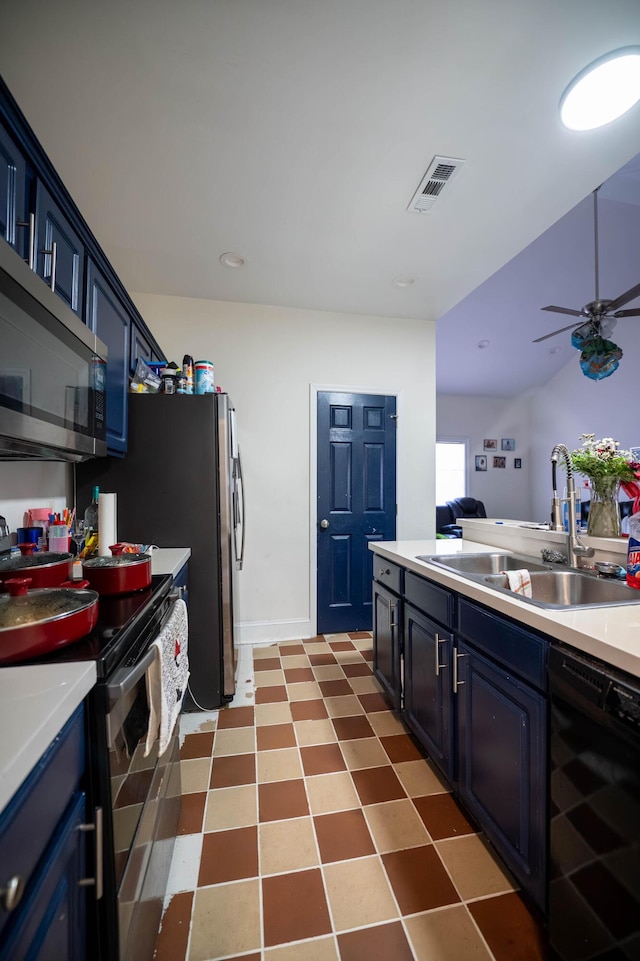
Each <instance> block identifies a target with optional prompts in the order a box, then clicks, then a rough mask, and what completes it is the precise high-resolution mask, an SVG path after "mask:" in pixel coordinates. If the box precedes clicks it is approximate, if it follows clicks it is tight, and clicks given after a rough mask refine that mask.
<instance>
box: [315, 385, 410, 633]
mask: <svg viewBox="0 0 640 961" xmlns="http://www.w3.org/2000/svg"><path fill="white" fill-rule="evenodd" d="M395 536H396V399H395V397H385V396H384V395H382V394H351V393H343V392H337V391H336V392H334V391H319V392H318V514H317V541H318V571H317V593H318V633H319V634H336V633H340V632H342V631H370V630H371V624H372V590H371V582H372V576H373V567H372V559H373V555H372V553H371V551H370V550H369V549H368V546H367V545H368V544H369V543H370V542H371V541H392V540H395Z"/></svg>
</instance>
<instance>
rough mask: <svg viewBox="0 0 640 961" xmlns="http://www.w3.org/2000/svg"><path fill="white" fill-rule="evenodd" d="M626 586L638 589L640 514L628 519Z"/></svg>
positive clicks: (639, 579) (639, 581)
mask: <svg viewBox="0 0 640 961" xmlns="http://www.w3.org/2000/svg"><path fill="white" fill-rule="evenodd" d="M627 584H628V585H629V587H636V588H640V513H637V514H632V515H631V517H630V518H629V544H628V546H627Z"/></svg>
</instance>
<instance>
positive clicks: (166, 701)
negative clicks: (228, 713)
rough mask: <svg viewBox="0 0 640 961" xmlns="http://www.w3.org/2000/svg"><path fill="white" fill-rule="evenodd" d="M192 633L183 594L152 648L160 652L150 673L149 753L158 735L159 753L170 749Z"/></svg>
mask: <svg viewBox="0 0 640 961" xmlns="http://www.w3.org/2000/svg"><path fill="white" fill-rule="evenodd" d="M188 636H189V625H188V620H187V605H186V604H185V602H184V601H183V600H182V598H180V599H179V600H177V601H176V602H175V604H174V606H173V610H172V611H171V614H170V615H169V620H168V621H167V623H166V624H165V626H164V627H163V628H162V630H161V631H160V633H159V635H158V637H157V638H156V640H155V641H153V643H152V644H151V648H152V649H153V648H154V647H155V648H156V656H155V657H154V659H153V661H152V663H151V666H150V667H149V669H148V670H147V675H146V677H147V698H148V701H149V730H148V731H147V743H146V746H145V752H144V754H145V757H146V756H147V755H148V754H149V752H150V751H151V748H152V746H153V743H154V741H155V740H156V738H157V739H158V741H159V744H158V755H161V754H163V753H164V752H165V751H166V749H167V746H168V744H169V741H170V740H171V735H172V733H173V728H174V726H175V723H176V721H177V719H178V715H179V714H180V708H181V707H182V701H183V700H184V695H185V691H186V690H187V681H188V680H189V656H188Z"/></svg>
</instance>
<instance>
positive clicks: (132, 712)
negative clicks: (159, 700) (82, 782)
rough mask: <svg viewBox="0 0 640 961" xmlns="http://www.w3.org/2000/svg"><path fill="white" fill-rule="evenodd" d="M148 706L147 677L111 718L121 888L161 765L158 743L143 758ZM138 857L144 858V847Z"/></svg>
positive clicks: (111, 771)
mask: <svg viewBox="0 0 640 961" xmlns="http://www.w3.org/2000/svg"><path fill="white" fill-rule="evenodd" d="M148 724H149V705H148V702H147V692H146V682H145V678H144V676H143V677H142V678H141V679H140V681H138V683H137V684H136V686H135V687H134V688H133V690H132V691H129V692H128V693H127V694H126V695H125V696H124V697H123V698H122V699H121V700H119V701H118V702H117V703H116V705H115V706H114V708H113V710H112V712H111V714H110V716H109V727H110V735H111V736H110V745H109V769H110V776H111V798H112V805H113V836H114V848H115V870H116V883H117V885H118V886H119V885H120V882H121V880H122V877H123V875H124V871H125V868H126V866H127V861H128V859H129V856H130V854H131V852H132V848H133V845H134V839H135V837H136V833H137V831H138V827H139V825H140V820H141V818H142V814H143V809H144V805H145V802H146V800H147V798H148V797H149V793H150V790H151V783H152V781H153V775H154V771H155V769H156V765H157V763H158V742H157V741H155V743H154V745H153V747H152V749H151V751H150V753H149V754H148V756H147V757H145V756H144V751H145V744H146V737H147V728H148ZM137 850H138V854H137V856H138V857H142V858H143V857H144V854H145V852H144V845H143V846H141V847H140V848H138V849H137Z"/></svg>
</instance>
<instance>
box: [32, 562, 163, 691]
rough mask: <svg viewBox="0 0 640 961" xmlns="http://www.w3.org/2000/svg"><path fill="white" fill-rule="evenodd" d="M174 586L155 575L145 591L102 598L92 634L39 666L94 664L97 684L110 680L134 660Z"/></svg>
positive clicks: (52, 654)
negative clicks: (121, 668) (52, 663)
mask: <svg viewBox="0 0 640 961" xmlns="http://www.w3.org/2000/svg"><path fill="white" fill-rule="evenodd" d="M171 584H172V578H171V575H170V574H154V575H153V576H152V578H151V585H150V587H147V588H145V589H144V590H142V591H133V592H132V593H131V594H118V595H113V596H111V597H108V596H101V597H100V600H99V602H98V622H97V624H96V626H95V627H94V629H93V631H92V632H91V634H88V635H87V636H86V637H83V638H82V639H81V640H79V641H76V642H75V643H73V644H69V645H68V646H67V647H63V648H60V649H59V650H57V651H55V652H52V653H51V654H47V655H45V656H43V657H40V658H38V659H37V663H39V664H40V663H51V662H54V661H56V662H58V661H95V662H96V672H97V676H98V681H100V680H101V679H104V678H106V677H108V676H109V675H110V674H111V673H112V672H113V670H114V669H115V668H116V667H117V666H119V665H121V664H122V665H125V664H127V663H129V662H130V661H132V660H135V657H136V655H137V653H138V651H139V650H140V649H141V647H142V646H143V645H144V644H145V643H146V638H147V635H148V628H149V625H152V624H154V625H155V624H156V622H157V621H158V620H161V613H162V610H163V608H164V607H165V606H166V602H167V599H168V596H169V591H170V590H171ZM31 663H36V661H33V662H31Z"/></svg>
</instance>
